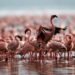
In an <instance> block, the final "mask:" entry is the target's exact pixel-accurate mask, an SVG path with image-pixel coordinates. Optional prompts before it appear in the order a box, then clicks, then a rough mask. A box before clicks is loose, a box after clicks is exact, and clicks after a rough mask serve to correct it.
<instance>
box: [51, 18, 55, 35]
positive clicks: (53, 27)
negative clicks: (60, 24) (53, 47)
mask: <svg viewBox="0 0 75 75" xmlns="http://www.w3.org/2000/svg"><path fill="white" fill-rule="evenodd" d="M52 20H53V19H51V20H50V22H51V26H52V29H53V32H52V33H53V34H54V32H55V26H54V24H53V22H52Z"/></svg>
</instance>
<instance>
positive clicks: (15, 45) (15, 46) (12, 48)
mask: <svg viewBox="0 0 75 75" xmlns="http://www.w3.org/2000/svg"><path fill="white" fill-rule="evenodd" d="M19 41H20V39H19V38H18V36H15V38H14V40H12V41H11V42H10V43H8V46H7V49H8V54H9V58H11V59H12V58H14V55H15V53H16V51H17V49H18V47H19Z"/></svg>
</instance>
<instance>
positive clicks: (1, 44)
mask: <svg viewBox="0 0 75 75" xmlns="http://www.w3.org/2000/svg"><path fill="white" fill-rule="evenodd" d="M7 52H8V49H7V43H6V42H5V41H4V40H3V39H0V55H1V56H2V55H3V58H2V57H1V59H4V60H5V61H7Z"/></svg>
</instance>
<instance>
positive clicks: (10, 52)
mask: <svg viewBox="0 0 75 75" xmlns="http://www.w3.org/2000/svg"><path fill="white" fill-rule="evenodd" d="M54 18H58V16H56V15H52V16H51V17H50V23H51V25H50V27H44V26H39V28H38V30H37V33H36V38H35V40H33V39H31V34H32V31H31V29H30V28H26V29H25V31H24V36H20V35H14V31H13V30H12V31H10V32H9V33H8V34H7V33H6V32H5V29H4V28H2V29H1V30H0V61H2V60H3V61H8V60H9V59H14V57H15V55H20V56H21V58H23V59H28V60H45V59H50V58H52V59H57V58H58V57H59V58H62V57H64V58H68V59H70V58H71V57H72V55H71V53H72V51H75V34H74V33H73V32H72V31H71V30H70V31H69V33H68V34H65V32H66V30H67V28H65V29H62V28H58V29H57V28H56V27H55V26H54V24H53V19H54ZM27 55H28V57H27ZM66 55H67V56H66ZM26 57H27V58H26Z"/></svg>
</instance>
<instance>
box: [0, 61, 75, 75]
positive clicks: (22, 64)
mask: <svg viewBox="0 0 75 75" xmlns="http://www.w3.org/2000/svg"><path fill="white" fill-rule="evenodd" d="M51 61H52V62H51ZM66 61H67V60H64V62H63V60H62V61H57V62H56V61H55V60H46V61H44V62H43V63H41V62H32V63H28V62H26V61H25V60H20V61H19V60H12V61H9V62H8V63H5V62H0V75H75V64H74V62H75V60H72V61H69V62H68V61H67V62H66Z"/></svg>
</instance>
